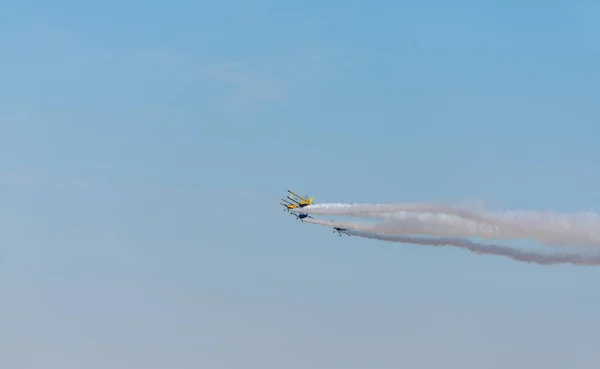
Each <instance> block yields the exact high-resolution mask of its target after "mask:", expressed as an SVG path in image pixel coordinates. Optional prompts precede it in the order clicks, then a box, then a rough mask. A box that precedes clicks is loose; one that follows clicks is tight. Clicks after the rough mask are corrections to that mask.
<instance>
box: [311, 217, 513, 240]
mask: <svg viewBox="0 0 600 369" xmlns="http://www.w3.org/2000/svg"><path fill="white" fill-rule="evenodd" d="M307 222H310V223H313V222H315V221H314V220H307ZM317 222H318V220H317ZM319 224H320V223H319ZM335 224H336V227H340V228H351V229H355V230H360V231H364V232H375V233H379V234H392V235H406V234H412V235H414V234H421V235H427V236H444V237H482V238H488V239H500V238H502V235H500V234H498V232H499V229H498V228H497V227H493V226H489V225H487V224H479V223H477V222H473V221H470V220H465V219H460V218H456V217H451V216H445V215H439V214H415V213H399V214H392V215H386V217H385V218H384V221H383V222H380V223H364V222H336V223H335Z"/></svg>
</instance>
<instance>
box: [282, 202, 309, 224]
mask: <svg viewBox="0 0 600 369" xmlns="http://www.w3.org/2000/svg"><path fill="white" fill-rule="evenodd" d="M281 201H283V202H282V203H281V205H282V206H284V207H285V209H283V211H287V212H288V213H290V214H292V215H294V216H295V217H296V218H297V219H299V220H302V219H304V218H311V219H314V218H313V217H311V216H310V215H308V214H306V213H299V212H298V213H297V212H293V213H292V212H290V210H292V209H296V208H297V207H298V205H296V204H292V203H291V202H289V201H286V200H284V199H281Z"/></svg>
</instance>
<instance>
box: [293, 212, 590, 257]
mask: <svg viewBox="0 0 600 369" xmlns="http://www.w3.org/2000/svg"><path fill="white" fill-rule="evenodd" d="M304 221H305V222H307V223H313V224H319V225H324V226H330V227H340V228H346V229H348V232H349V233H350V234H352V235H354V236H358V237H363V238H371V239H377V240H380V241H388V242H400V243H410V244H417V245H427V246H437V247H444V246H455V247H459V248H462V249H466V250H469V251H471V252H473V253H476V254H487V255H498V256H505V257H508V258H510V259H512V260H517V261H521V262H526V263H534V264H539V265H555V264H574V265H580V266H596V265H600V255H598V254H596V253H581V254H569V253H560V254H558V253H553V254H546V253H540V252H527V251H522V250H518V249H514V248H511V247H508V246H501V245H490V244H483V243H477V242H473V241H470V240H467V239H463V238H448V237H442V238H426V237H410V236H391V235H380V234H369V233H368V232H363V231H358V230H353V229H352V228H349V227H345V225H347V224H344V223H335V222H333V223H332V222H326V221H322V220H314V219H307V220H304Z"/></svg>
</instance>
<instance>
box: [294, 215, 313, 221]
mask: <svg viewBox="0 0 600 369" xmlns="http://www.w3.org/2000/svg"><path fill="white" fill-rule="evenodd" d="M294 215H295V216H296V218H298V219H299V220H302V219H304V218H310V219H314V218H313V217H311V216H310V215H308V214H306V213H298V214H294Z"/></svg>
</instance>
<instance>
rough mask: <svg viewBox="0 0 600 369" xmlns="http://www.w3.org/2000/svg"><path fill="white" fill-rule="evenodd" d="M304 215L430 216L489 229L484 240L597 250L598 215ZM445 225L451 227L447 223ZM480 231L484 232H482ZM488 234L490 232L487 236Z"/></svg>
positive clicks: (346, 211)
mask: <svg viewBox="0 0 600 369" xmlns="http://www.w3.org/2000/svg"><path fill="white" fill-rule="evenodd" d="M303 211H305V212H307V213H312V214H330V215H347V216H370V217H378V218H385V219H388V220H389V219H393V217H394V214H396V213H398V212H412V213H433V214H437V215H438V216H439V215H446V216H454V217H460V218H462V219H463V220H470V221H473V222H478V223H482V224H488V225H489V226H491V227H489V228H487V229H486V228H481V229H479V231H478V232H479V233H478V234H472V235H477V236H481V237H486V238H493V239H509V238H531V239H535V240H537V241H540V242H544V243H546V244H548V245H560V246H564V245H574V244H575V245H579V246H600V214H597V213H562V214H561V213H556V212H550V211H545V212H542V211H525V210H519V211H492V210H489V209H485V208H484V207H475V206H471V207H466V206H458V205H454V204H449V203H439V204H435V203H404V204H319V205H311V206H308V207H305V208H303ZM439 219H443V218H439ZM430 220H431V219H430ZM439 221H441V220H438V222H439ZM398 223H399V222H398ZM446 224H447V225H448V226H450V222H449V221H448V219H446ZM461 224H462V223H460V222H459V221H458V220H456V223H455V226H456V227H458V228H457V229H456V232H459V231H460V227H462V226H461ZM482 229H483V230H485V231H484V232H481V231H482ZM488 230H493V231H492V233H486V232H487V231H488Z"/></svg>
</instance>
